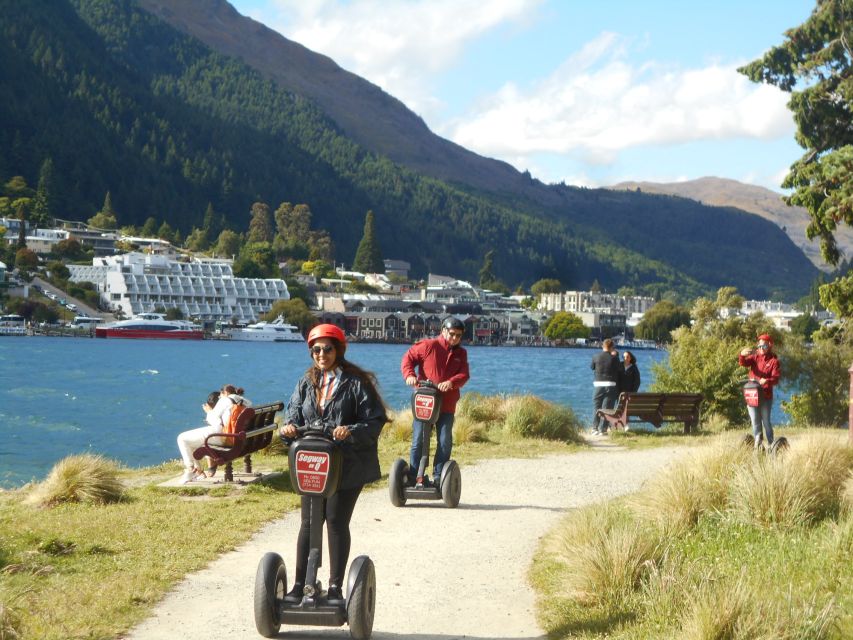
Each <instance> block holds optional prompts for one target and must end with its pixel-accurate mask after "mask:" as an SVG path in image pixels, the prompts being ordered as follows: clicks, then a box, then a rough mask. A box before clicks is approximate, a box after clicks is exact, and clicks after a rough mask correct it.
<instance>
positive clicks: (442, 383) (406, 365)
mask: <svg viewBox="0 0 853 640" xmlns="http://www.w3.org/2000/svg"><path fill="white" fill-rule="evenodd" d="M464 332H465V325H464V324H463V323H462V321H461V320H459V319H458V318H453V317H450V318H447V319H446V320H445V321H444V323H443V324H442V327H441V335H440V336H439V337H438V338H433V339H431V340H421V341H420V342H418V343H417V344H414V345H412V346H411V347H410V348H409V350H408V351H406V353H405V355H404V356H403V360H402V362H401V363H400V370H401V371H402V372H403V379H405V381H406V384H407V385H409V386H410V387H414V386H415V385H417V384H418V380H430V381H431V382H433V383H435V385H436V386H437V387H438V390H439V391H441V413H440V414H439V416H438V421H437V422H436V423H435V436H436V439H437V440H438V446H437V447H436V451H435V460H434V465H433V476H432V477H433V480H434V481H435V482H436V484H437V483H438V482H440V481H441V468H442V467H443V466H444V463H445V462H447V461H448V460H450V452H451V451H452V449H453V421H454V419H455V413H456V403H457V402H458V401H459V395H460V394H459V389H461V388H462V385H464V384H465V383H466V382H468V379H469V378H470V377H471V376H470V374H469V372H468V352H467V351H465V347H463V346H462V335H463V333H464ZM423 429H424V424H423V422H421V421H420V420H414V421H413V422H412V450H411V453H410V456H409V478H408V480H409V483H410V484H415V482H416V481H417V478H415V475H416V474H417V470H418V467H419V466H420V463H421V455H422V453H423ZM422 481H423V483H424V484H428V479H427V478H424V479H423V480H422Z"/></svg>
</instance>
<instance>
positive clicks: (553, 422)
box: [503, 395, 581, 442]
mask: <svg viewBox="0 0 853 640" xmlns="http://www.w3.org/2000/svg"><path fill="white" fill-rule="evenodd" d="M504 407H505V410H506V419H505V421H504V429H503V432H504V434H505V435H506V436H507V437H509V438H545V439H549V440H563V441H567V442H579V441H580V440H581V438H580V437H579V436H578V430H579V429H580V422H579V421H578V419H577V417H576V416H575V414H574V412H573V411H572V410H571V409H569V408H568V407H561V406H559V405H555V404H553V403H551V402H548V401H547V400H543V399H542V398H537V397H536V396H532V395H522V396H511V397H509V398H506V399H505V401H504Z"/></svg>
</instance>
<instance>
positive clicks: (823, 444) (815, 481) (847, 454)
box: [785, 433, 853, 520]
mask: <svg viewBox="0 0 853 640" xmlns="http://www.w3.org/2000/svg"><path fill="white" fill-rule="evenodd" d="M785 457H786V459H787V460H789V462H790V464H791V466H792V467H794V468H795V469H797V470H798V476H799V479H800V482H801V483H802V484H803V485H804V490H805V492H806V493H807V494H808V495H809V497H810V498H811V500H812V506H811V514H810V515H811V516H812V518H813V519H815V520H822V519H824V518H826V517H832V516H836V515H838V513H839V512H840V511H841V509H842V502H843V500H844V498H843V494H844V487H845V482H846V481H847V479H848V478H849V477H850V474H851V471H853V447H850V446H847V445H846V444H844V443H843V441H842V440H840V439H839V438H838V437H837V436H836V435H835V434H820V433H814V434H809V435H808V436H806V437H804V438H801V439H798V440H797V443H796V446H795V447H792V448H791V450H790V451H788V452H787V455H786V456H785Z"/></svg>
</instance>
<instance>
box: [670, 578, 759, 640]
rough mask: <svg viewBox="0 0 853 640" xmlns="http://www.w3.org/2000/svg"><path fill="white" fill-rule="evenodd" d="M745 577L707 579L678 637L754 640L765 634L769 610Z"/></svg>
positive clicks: (692, 598) (701, 586)
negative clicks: (764, 622) (757, 599)
mask: <svg viewBox="0 0 853 640" xmlns="http://www.w3.org/2000/svg"><path fill="white" fill-rule="evenodd" d="M752 595H753V594H752V591H751V590H750V588H749V587H748V586H747V585H746V583H745V581H744V580H742V579H741V580H738V581H737V582H736V583H735V584H733V585H732V584H730V583H729V582H727V581H717V580H710V579H706V580H704V581H703V582H702V584H701V585H700V586H699V589H698V593H696V594H695V597H691V601H692V602H693V605H692V606H688V607H686V608H685V610H684V611H685V617H684V618H683V619H682V623H681V633H679V635H678V637H679V638H683V639H684V640H753V639H754V638H759V637H761V620H762V619H763V618H764V617H765V612H763V611H762V610H761V607H760V606H759V603H757V602H755V601H754V599H753V597H752Z"/></svg>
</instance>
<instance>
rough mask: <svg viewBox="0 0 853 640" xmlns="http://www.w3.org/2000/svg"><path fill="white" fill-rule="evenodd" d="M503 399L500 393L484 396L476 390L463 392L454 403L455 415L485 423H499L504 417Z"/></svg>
mask: <svg viewBox="0 0 853 640" xmlns="http://www.w3.org/2000/svg"><path fill="white" fill-rule="evenodd" d="M505 401H506V399H505V398H504V397H503V396H500V395H496V396H484V395H483V394H481V393H477V392H476V391H474V392H471V393H463V394H462V397H461V398H459V402H458V403H457V404H456V416H457V417H462V418H468V419H469V420H471V421H472V422H482V423H484V424H487V425H488V424H495V423H500V422H503V421H504V418H506V409H505V407H504V404H505Z"/></svg>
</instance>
